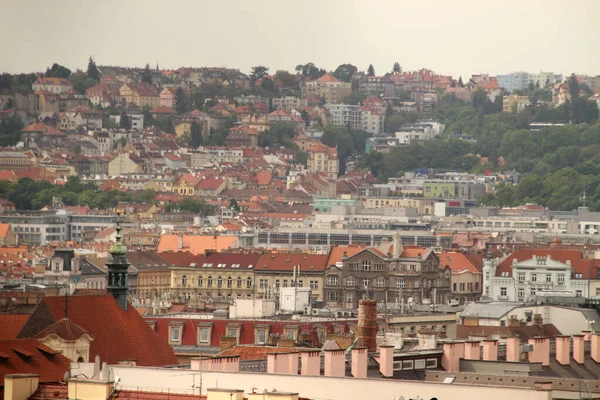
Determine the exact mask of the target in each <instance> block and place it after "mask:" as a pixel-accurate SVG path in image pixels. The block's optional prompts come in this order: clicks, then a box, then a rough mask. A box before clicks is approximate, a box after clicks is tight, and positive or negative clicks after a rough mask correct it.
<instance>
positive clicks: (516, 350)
mask: <svg viewBox="0 0 600 400" xmlns="http://www.w3.org/2000/svg"><path fill="white" fill-rule="evenodd" d="M506 361H508V362H519V361H521V339H519V338H518V337H509V338H506Z"/></svg>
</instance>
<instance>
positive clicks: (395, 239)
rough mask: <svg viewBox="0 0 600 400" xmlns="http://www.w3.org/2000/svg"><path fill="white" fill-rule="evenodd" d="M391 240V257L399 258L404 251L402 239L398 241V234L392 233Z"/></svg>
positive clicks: (396, 232)
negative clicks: (392, 249)
mask: <svg viewBox="0 0 600 400" xmlns="http://www.w3.org/2000/svg"><path fill="white" fill-rule="evenodd" d="M392 238H393V239H392V240H393V242H394V243H393V244H394V252H393V256H394V258H399V257H400V255H401V254H402V252H403V251H404V248H403V247H402V239H400V234H399V233H398V231H395V232H394V235H393V236H392Z"/></svg>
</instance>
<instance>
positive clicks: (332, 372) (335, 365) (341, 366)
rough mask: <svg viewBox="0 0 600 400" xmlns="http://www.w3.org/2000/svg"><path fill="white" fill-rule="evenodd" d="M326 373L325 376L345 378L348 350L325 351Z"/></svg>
mask: <svg viewBox="0 0 600 400" xmlns="http://www.w3.org/2000/svg"><path fill="white" fill-rule="evenodd" d="M324 372H325V376H345V375H346V350H342V349H331V350H325V364H324Z"/></svg>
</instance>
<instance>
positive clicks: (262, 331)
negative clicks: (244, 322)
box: [254, 328, 268, 344]
mask: <svg viewBox="0 0 600 400" xmlns="http://www.w3.org/2000/svg"><path fill="white" fill-rule="evenodd" d="M267 332H268V331H267V329H266V328H256V330H255V340H254V342H255V343H256V344H265V343H267Z"/></svg>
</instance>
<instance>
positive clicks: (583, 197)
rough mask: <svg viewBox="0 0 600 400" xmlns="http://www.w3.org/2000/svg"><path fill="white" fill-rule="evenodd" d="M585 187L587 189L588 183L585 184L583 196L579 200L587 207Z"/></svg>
mask: <svg viewBox="0 0 600 400" xmlns="http://www.w3.org/2000/svg"><path fill="white" fill-rule="evenodd" d="M585 189H586V185H585V184H584V185H583V196H582V197H580V198H579V200H580V201H581V203H582V204H583V206H584V207H587V199H586V197H585Z"/></svg>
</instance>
